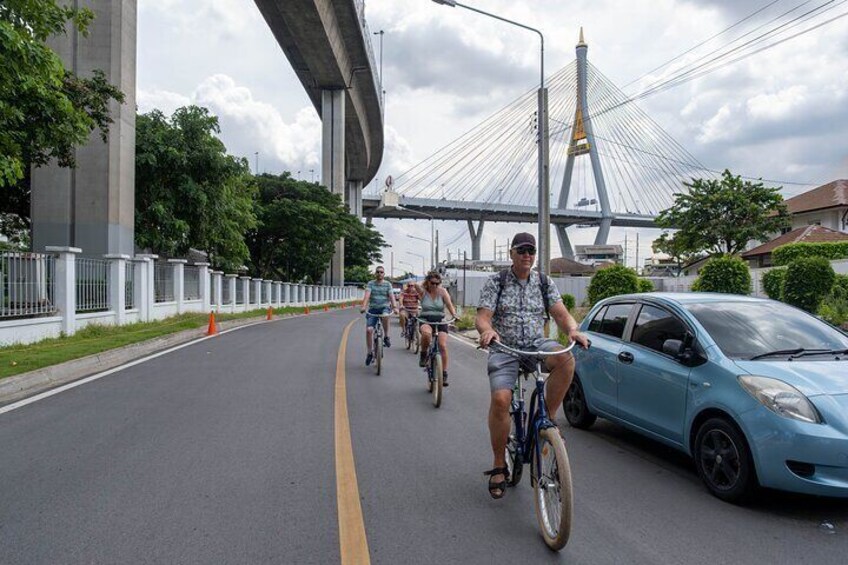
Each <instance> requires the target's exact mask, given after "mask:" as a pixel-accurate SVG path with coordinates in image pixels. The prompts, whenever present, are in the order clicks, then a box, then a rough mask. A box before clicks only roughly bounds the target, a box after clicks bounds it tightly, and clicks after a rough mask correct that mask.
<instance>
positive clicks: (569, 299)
mask: <svg viewBox="0 0 848 565" xmlns="http://www.w3.org/2000/svg"><path fill="white" fill-rule="evenodd" d="M560 296H562V303H563V304H565V307H566V308H568V311H569V312H570V311H571V310H574V306H575V304H577V300H576V299H575V298H574V297H573V296H572V295H570V294H562V295H560Z"/></svg>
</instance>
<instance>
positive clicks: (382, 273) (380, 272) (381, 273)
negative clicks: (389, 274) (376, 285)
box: [377, 271, 386, 275]
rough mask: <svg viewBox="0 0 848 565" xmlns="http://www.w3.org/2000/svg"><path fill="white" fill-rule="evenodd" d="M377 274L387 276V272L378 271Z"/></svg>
mask: <svg viewBox="0 0 848 565" xmlns="http://www.w3.org/2000/svg"><path fill="white" fill-rule="evenodd" d="M377 274H378V275H385V274H386V272H385V271H377Z"/></svg>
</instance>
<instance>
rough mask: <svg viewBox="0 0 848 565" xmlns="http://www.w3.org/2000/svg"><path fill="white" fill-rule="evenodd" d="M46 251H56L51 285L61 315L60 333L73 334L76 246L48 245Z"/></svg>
mask: <svg viewBox="0 0 848 565" xmlns="http://www.w3.org/2000/svg"><path fill="white" fill-rule="evenodd" d="M45 251H46V252H47V253H56V254H57V255H58V256H57V257H56V270H55V273H54V277H55V279H56V280H55V283H54V286H53V293H54V298H55V300H56V308H58V310H59V314H60V315H61V316H62V333H64V334H65V335H74V333H75V332H76V329H77V324H76V321H77V268H76V256H77V255H79V254H80V253H82V249H80V248H78V247H59V246H48V247H47V248H46V249H45Z"/></svg>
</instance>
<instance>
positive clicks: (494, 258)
mask: <svg viewBox="0 0 848 565" xmlns="http://www.w3.org/2000/svg"><path fill="white" fill-rule="evenodd" d="M494 244H495V247H494V250H493V251H492V261H493V262H494V261H497V260H498V240H497V239H496V240H495V241H494Z"/></svg>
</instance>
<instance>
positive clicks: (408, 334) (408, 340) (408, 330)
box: [403, 322, 413, 349]
mask: <svg viewBox="0 0 848 565" xmlns="http://www.w3.org/2000/svg"><path fill="white" fill-rule="evenodd" d="M403 337H404V339H406V348H407V349H412V341H413V338H412V327H411V326H410V325H409V322H407V324H406V328H404V330H403Z"/></svg>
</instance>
